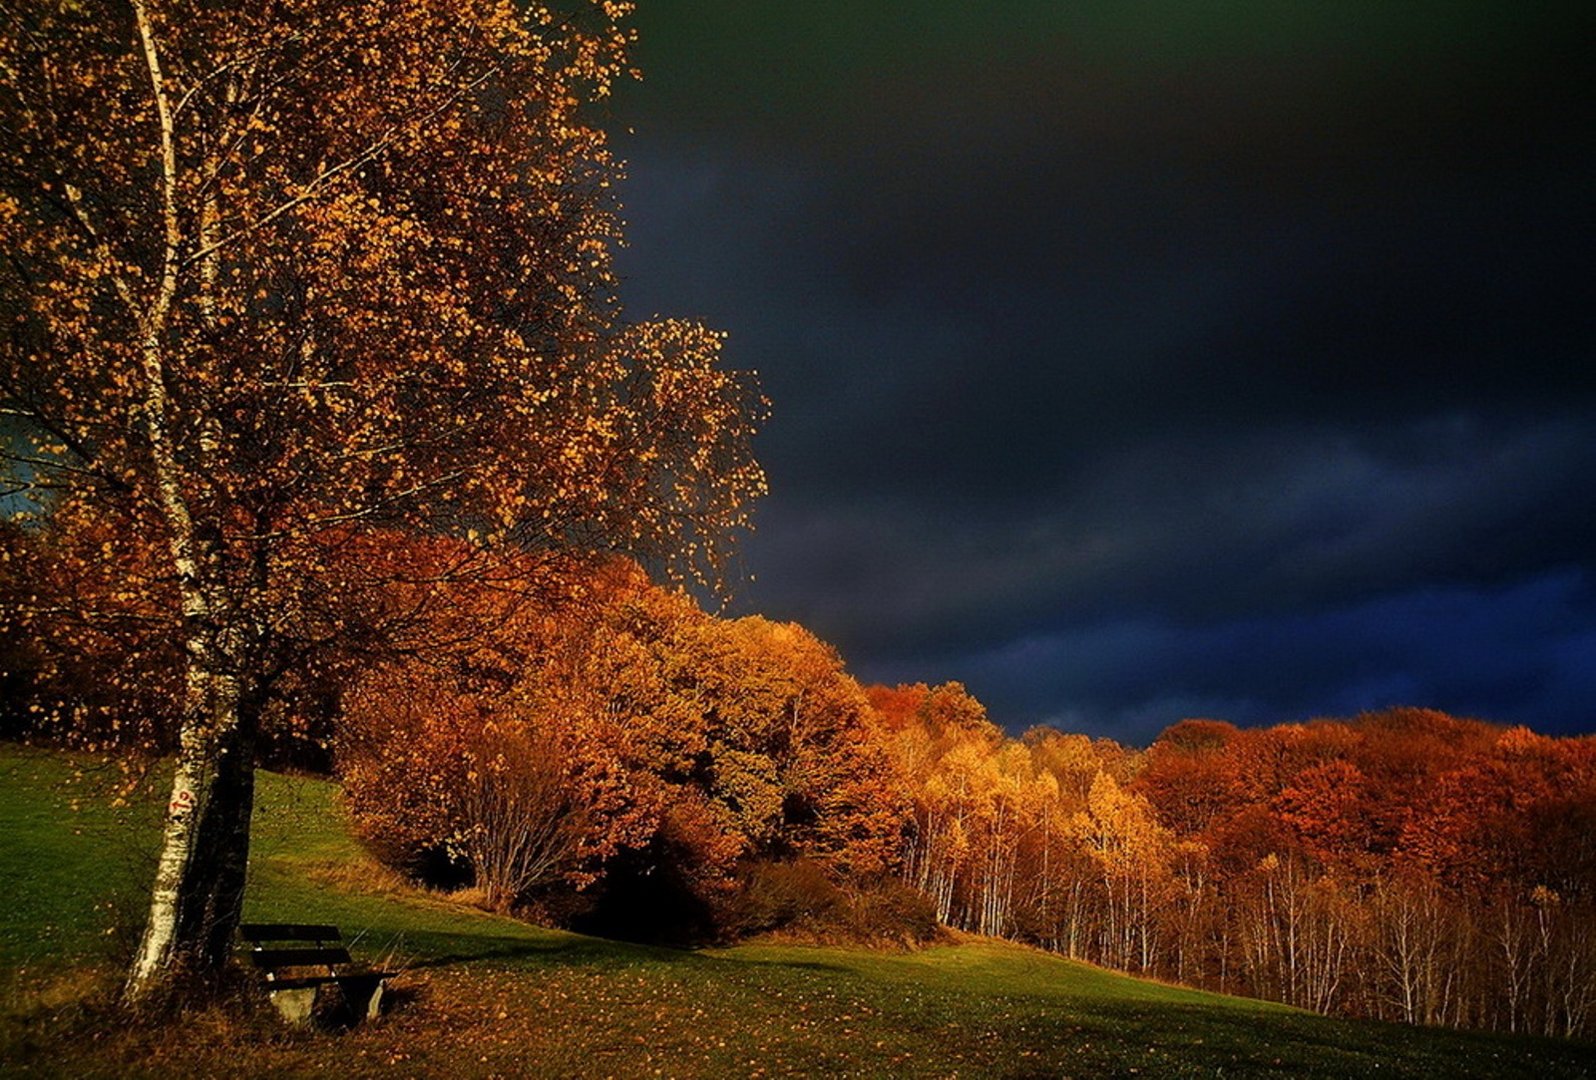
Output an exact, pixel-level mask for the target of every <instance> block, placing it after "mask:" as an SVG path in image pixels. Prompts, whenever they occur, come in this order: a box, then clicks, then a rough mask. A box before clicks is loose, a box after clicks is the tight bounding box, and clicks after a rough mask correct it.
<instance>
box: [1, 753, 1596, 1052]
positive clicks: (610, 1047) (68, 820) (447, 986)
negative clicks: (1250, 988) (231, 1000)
mask: <svg viewBox="0 0 1596 1080" xmlns="http://www.w3.org/2000/svg"><path fill="white" fill-rule="evenodd" d="M157 780H158V778H152V780H151V781H150V783H151V784H155V785H156V786H154V787H153V788H152V789H151V790H153V791H158V790H159V787H158V784H156V782H157ZM158 802H159V797H158V796H155V797H153V798H152V797H151V795H150V794H149V793H148V792H145V793H143V794H142V795H140V796H137V797H135V798H133V799H131V800H129V805H128V806H124V807H120V808H118V807H114V806H112V805H111V799H110V794H109V785H108V783H107V773H106V770H105V769H104V768H103V767H102V766H99V765H97V764H96V763H93V762H89V761H84V760H79V759H72V758H69V757H66V756H64V755H60V754H54V753H46V752H40V751H28V750H20V749H17V748H11V747H4V748H0V1072H5V1073H6V1074H8V1075H12V1074H16V1075H70V1076H107V1077H109V1076H166V1075H173V1074H176V1075H206V1076H237V1075H265V1074H270V1075H285V1076H293V1075H301V1076H314V1075H328V1074H342V1075H346V1076H366V1075H377V1074H382V1075H392V1074H395V1073H397V1074H399V1075H405V1076H448V1077H451V1078H464V1077H478V1076H481V1077H488V1076H527V1075H536V1076H646V1075H666V1076H765V1075H776V1076H799V1075H810V1076H814V1075H863V1076H1007V1077H1018V1076H1077V1077H1092V1076H1107V1075H1112V1076H1131V1075H1136V1076H1155V1077H1162V1076H1255V1075H1274V1076H1326V1077H1346V1076H1412V1077H1440V1076H1447V1077H1451V1076H1481V1077H1485V1076H1490V1077H1497V1076H1504V1077H1507V1076H1524V1077H1531V1076H1534V1077H1556V1076H1585V1075H1596V1049H1593V1048H1592V1047H1589V1046H1586V1045H1580V1044H1573V1043H1565V1042H1557V1041H1551V1040H1536V1039H1510V1038H1503V1037H1496V1036H1485V1035H1473V1034H1464V1033H1457V1032H1448V1031H1440V1030H1432V1029H1413V1028H1405V1027H1400V1026H1396V1025H1387V1024H1371V1023H1354V1022H1347V1021H1337V1020H1330V1019H1326V1018H1323V1017H1318V1016H1313V1015H1310V1014H1306V1013H1301V1012H1297V1011H1295V1010H1291V1009H1287V1008H1284V1007H1281V1006H1276V1005H1270V1004H1265V1003H1262V1002H1256V1001H1250V1000H1246V999H1240V998H1226V997H1220V996H1216V995H1212V994H1202V993H1197V992H1194V991H1189V990H1183V989H1180V988H1176V987H1169V986H1163V985H1159V984H1155V983H1149V982H1143V981H1139V980H1135V979H1129V978H1125V977H1123V976H1119V975H1115V974H1112V973H1109V972H1104V971H1100V970H1097V969H1094V968H1090V967H1086V966H1084V965H1080V964H1073V963H1070V962H1068V961H1065V960H1061V959H1058V958H1056V957H1052V956H1048V955H1046V954H1043V953H1039V952H1036V951H1034V950H1030V949H1025V948H1022V947H1019V946H1015V945H1010V944H1006V943H1001V942H994V941H989V940H981V939H969V940H963V941H960V942H959V943H956V944H953V945H943V946H938V947H935V948H930V949H926V950H923V951H919V952H912V953H891V952H870V951H865V950H860V949H849V948H825V947H811V946H801V945H790V944H773V943H762V944H749V945H743V946H739V947H736V948H730V949H716V950H705V951H700V952H680V951H674V950H666V949H648V948H642V947H637V946H630V945H623V944H618V943H614V942H608V941H602V940H599V939H596V938H588V937H582V936H579V935H574V934H566V933H561V932H557V931H550V930H544V929H539V928H536V927H532V926H528V925H526V924H523V923H518V922H515V921H513V920H509V919H504V918H498V917H495V916H491V915H487V914H484V913H482V912H479V911H476V910H475V909H472V908H470V907H468V906H465V905H462V904H459V903H457V902H454V901H452V900H450V899H448V898H446V897H438V896H433V895H429V894H426V893H423V892H420V891H418V890H413V889H410V888H408V887H406V886H405V885H403V884H402V883H401V882H398V881H396V880H395V879H394V878H392V877H391V876H390V875H387V874H385V873H383V872H382V871H380V870H378V869H376V868H374V867H372V866H371V865H370V864H369V863H366V862H365V861H364V860H363V859H362V857H361V855H360V853H359V852H358V850H357V849H356V848H355V846H354V845H353V844H352V843H351V841H350V840H349V838H348V835H347V833H346V832H345V831H344V829H343V826H342V819H341V817H340V815H339V813H338V811H337V808H336V804H335V801H334V794H333V790H332V788H331V787H330V786H329V785H327V784H325V783H321V782H318V781H313V780H302V779H294V778H287V777H281V776H273V775H263V776H262V777H261V787H260V806H261V811H260V814H259V816H258V821H257V826H256V831H255V858H254V861H253V863H252V879H251V893H250V901H249V905H248V917H250V918H257V919H267V920H294V921H323V920H325V921H328V922H335V923H337V924H338V925H339V926H340V927H342V928H343V929H344V931H345V933H346V934H348V935H350V936H356V935H358V940H357V942H356V944H355V945H354V951H355V952H356V953H357V955H360V956H362V957H365V958H367V959H371V960H374V961H383V962H385V963H387V964H389V965H391V966H393V967H395V968H396V969H398V970H399V971H400V972H401V974H400V976H399V977H398V978H397V979H396V980H394V993H393V995H392V998H393V1003H392V1007H391V1008H390V1009H389V1010H388V1012H387V1014H386V1015H385V1016H383V1017H382V1019H380V1020H379V1021H377V1022H375V1023H370V1024H366V1025H363V1026H361V1027H358V1028H355V1029H354V1030H351V1031H347V1032H342V1033H335V1032H322V1031H305V1032H297V1031H288V1030H285V1029H283V1028H282V1027H281V1026H280V1025H279V1024H278V1023H277V1022H276V1019H275V1016H274V1015H273V1014H272V1013H271V1012H270V1010H269V1009H267V1008H264V1007H262V1006H260V1005H259V1003H258V1002H256V1003H253V1004H250V1003H248V1002H244V1003H240V1004H237V1005H235V1006H234V1007H233V1008H230V1009H225V1010H224V1009H213V1010H207V1011H204V1012H200V1013H197V1014H193V1015H189V1016H186V1017H185V1018H184V1019H183V1021H182V1022H181V1023H180V1024H167V1025H153V1024H152V1025H144V1026H132V1027H127V1026H121V1025H119V1024H117V1023H116V1016H115V1013H114V1012H112V1011H111V1010H110V1009H109V1008H108V1007H107V1006H106V1005H105V1004H104V1003H105V1001H106V1000H108V998H109V996H110V992H111V990H112V989H113V988H114V986H115V972H116V970H117V963H118V961H117V955H118V953H119V951H122V950H125V949H126V948H127V947H128V942H129V940H130V935H129V933H128V931H127V929H126V928H127V927H129V926H133V925H136V923H137V919H138V915H139V914H140V912H139V911H138V905H137V901H138V899H139V890H138V886H139V883H140V881H141V880H142V874H144V873H147V867H148V860H149V858H150V856H151V854H152V853H153V846H154V830H155V826H156V822H155V821H154V817H153V814H152V813H151V811H149V810H148V806H149V805H150V804H152V803H155V804H158ZM74 805H75V806H76V808H75V809H74Z"/></svg>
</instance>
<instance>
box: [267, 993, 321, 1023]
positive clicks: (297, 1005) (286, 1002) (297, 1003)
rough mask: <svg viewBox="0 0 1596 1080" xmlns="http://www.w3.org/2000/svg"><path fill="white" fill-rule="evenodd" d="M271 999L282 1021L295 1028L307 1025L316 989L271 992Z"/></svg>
mask: <svg viewBox="0 0 1596 1080" xmlns="http://www.w3.org/2000/svg"><path fill="white" fill-rule="evenodd" d="M271 999H272V1004H273V1005H275V1006H277V1011H278V1012H280V1013H282V1014H283V1019H284V1020H287V1021H288V1022H289V1023H290V1024H294V1025H296V1026H297V1025H301V1024H307V1023H309V1022H310V1010H311V1008H312V1006H314V1005H315V1004H316V988H315V987H314V986H300V987H295V988H294V989H292V990H273V991H272V992H271Z"/></svg>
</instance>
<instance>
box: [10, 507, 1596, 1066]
mask: <svg viewBox="0 0 1596 1080" xmlns="http://www.w3.org/2000/svg"><path fill="white" fill-rule="evenodd" d="M57 520H58V522H59V523H60V525H59V527H57V528H55V529H52V530H50V531H48V532H42V533H24V532H21V531H19V530H10V531H8V532H7V533H6V537H7V542H8V549H7V552H6V558H5V561H4V563H3V565H4V566H5V567H6V581H5V584H6V588H7V589H8V590H9V591H11V593H12V594H13V595H14V594H15V592H16V590H18V589H20V588H22V583H23V582H34V583H37V582H50V583H52V586H53V587H55V588H57V589H60V590H64V591H63V593H61V594H59V595H56V596H54V597H49V596H44V597H41V595H40V594H39V593H38V592H37V591H36V589H35V591H34V592H32V593H31V594H30V596H31V600H32V603H31V604H29V605H28V606H27V607H26V610H28V611H32V612H38V613H40V614H36V615H34V616H32V617H30V619H29V620H27V623H26V625H25V626H18V625H13V626H12V627H11V631H12V632H10V633H8V634H7V637H6V639H5V640H6V642H7V650H8V651H7V653H6V655H5V658H4V668H5V672H6V678H7V680H8V682H7V687H6V690H7V692H6V696H5V700H6V702H7V703H8V707H7V711H6V715H5V725H6V734H7V736H9V737H12V738H17V737H23V738H33V739H40V738H43V739H50V740H55V741H63V740H64V741H68V742H72V743H75V744H78V745H84V746H92V747H97V748H100V749H112V748H116V749H120V750H124V751H126V750H138V751H140V752H141V753H145V754H149V753H153V752H160V751H165V750H169V749H170V748H171V746H172V743H173V739H174V732H173V731H172V730H171V728H170V726H169V725H168V724H163V723H161V722H152V719H151V718H154V717H160V716H161V715H163V714H162V711H161V710H160V709H159V708H157V707H155V703H156V701H157V699H158V698H159V696H160V695H162V694H166V693H170V692H171V691H170V687H171V686H172V685H174V684H175V682H176V681H177V680H178V679H179V665H178V663H177V658H178V652H177V649H176V645H175V643H174V642H173V641H172V640H170V639H169V638H168V639H166V640H162V639H161V638H159V637H151V636H149V635H148V634H146V633H141V632H140V628H141V623H140V620H139V617H138V612H137V610H136V609H134V608H130V607H127V606H126V605H127V604H128V602H129V601H128V597H129V596H130V595H131V594H129V593H127V592H125V591H119V590H118V589H117V588H116V587H115V575H114V574H113V573H112V572H111V571H110V570H109V569H107V568H108V567H111V566H117V565H120V566H121V567H122V570H123V572H126V573H129V574H135V575H136V572H137V571H136V564H137V562H138V558H137V554H136V552H135V551H132V550H128V551H124V552H122V555H123V556H124V558H123V560H121V561H119V560H118V559H110V560H109V561H102V562H96V563H92V564H91V563H88V562H86V561H85V560H83V559H82V557H81V553H82V549H83V546H84V545H87V546H89V547H90V548H92V549H93V550H94V551H96V552H109V551H111V550H114V549H116V548H117V546H118V545H117V542H116V541H114V540H113V539H111V538H108V537H106V536H105V535H104V534H103V533H102V532H101V531H98V530H96V529H95V528H94V526H93V523H92V522H84V523H83V524H82V525H81V526H79V527H78V528H77V529H76V530H72V529H68V528H66V523H67V522H68V521H70V520H71V518H70V515H62V516H60V517H59V518H58V519H57ZM343 544H344V547H343V548H342V552H341V554H342V558H341V560H340V565H341V566H342V567H344V568H345V570H344V572H343V576H345V577H346V578H348V579H349V584H348V589H349V590H350V592H351V593H352V594H354V595H357V596H359V597H360V598H361V602H362V603H364V604H367V605H369V604H371V603H373V602H374V598H373V596H372V595H370V594H369V593H368V592H367V591H366V585H365V584H364V583H365V582H366V581H367V579H368V578H374V579H376V580H379V581H381V582H382V585H381V586H380V590H381V592H382V594H383V595H382V597H381V599H380V605H379V606H380V607H382V609H384V610H391V611H394V612H404V613H406V619H407V625H408V630H407V632H408V633H410V634H412V635H415V640H416V642H417V643H418V648H416V649H415V650H413V651H412V652H410V653H408V654H406V655H400V656H389V657H388V658H387V659H385V660H384V661H383V662H380V663H368V662H366V661H365V660H364V659H363V658H362V657H361V655H360V653H359V650H358V649H352V650H346V651H344V652H342V653H341V654H338V655H332V654H328V655H325V656H323V657H322V659H321V662H320V663H319V664H318V665H317V666H316V667H314V668H312V669H308V670H306V671H304V672H302V673H299V674H297V675H296V676H295V677H294V681H293V683H292V686H291V689H290V691H289V692H287V693H285V694H283V695H282V696H281V697H280V698H279V699H278V700H277V702H276V703H275V704H274V705H273V706H272V707H271V709H270V710H269V711H268V717H267V721H266V727H265V729H264V737H265V741H264V749H263V754H264V755H265V757H266V759H267V760H269V761H270V762H271V763H273V764H275V765H277V766H279V767H287V768H292V769H299V770H308V771H311V772H320V773H331V774H333V775H336V777H337V778H338V779H339V780H340V781H341V783H342V786H343V790H344V794H345V800H346V803H347V807H348V810H349V812H350V813H351V815H352V819H353V821H354V823H355V825H356V828H357V831H358V834H359V835H360V836H361V838H362V840H363V842H364V843H365V844H366V845H367V847H368V849H369V850H370V851H371V852H372V853H373V854H374V855H375V856H376V857H377V858H378V859H380V860H381V861H382V862H383V863H385V864H387V865H389V866H390V867H393V868H394V869H396V870H397V871H399V872H401V873H403V874H405V875H407V876H409V877H411V878H413V879H415V880H417V881H420V882H425V883H428V884H430V885H432V886H434V887H437V888H443V889H450V890H466V891H465V892H463V893H462V894H461V895H465V896H469V897H471V898H473V899H474V901H475V902H476V903H478V904H480V905H481V906H483V907H486V908H489V909H492V910H499V911H508V912H514V913H517V914H519V915H521V916H523V917H526V918H529V919H533V920H536V921H539V922H542V923H545V924H557V925H566V926H572V927H577V928H581V929H584V930H588V931H593V932H599V933H604V934H609V935H613V936H620V937H626V938H633V939H639V940H651V941H665V942H673V943H702V942H711V941H726V940H733V939H737V938H741V937H746V936H748V935H751V934H761V933H773V934H776V935H778V936H787V937H796V938H799V939H809V938H815V939H820V940H844V941H850V940H856V941H862V942H875V943H893V944H899V945H901V944H903V943H910V944H913V943H915V942H924V941H929V940H931V939H932V938H934V937H935V936H936V934H938V933H939V930H938V926H939V925H941V926H947V927H953V928H957V929H961V930H967V931H971V932H975V933H979V934H986V935H994V936H999V937H1005V938H1010V939H1014V940H1017V941H1021V942H1027V943H1032V944H1036V945H1039V946H1042V947H1044V948H1047V949H1050V950H1054V951H1056V952H1058V953H1061V954H1064V955H1066V956H1069V957H1072V958H1077V959H1082V960H1087V961H1090V962H1093V963H1096V964H1099V965H1102V966H1105V967H1108V968H1113V969H1116V970H1120V971H1126V972H1131V973H1136V974H1141V975H1147V976H1152V977H1156V978H1159V979H1164V980H1168V981H1173V982H1178V983H1182V984H1187V985H1192V986H1197V987H1201V988H1207V989H1213V990H1219V991H1224V992H1231V993H1240V994H1245V995H1250V996H1257V997H1262V998H1267V999H1272V1000H1278V1001H1282V1002H1287V1003H1290V1004H1293V1005H1297V1006H1301V1007H1304V1008H1308V1009H1313V1010H1316V1011H1319V1012H1324V1013H1331V1014H1338V1015H1344V1016H1352V1017H1376V1018H1382V1019H1392V1020H1401V1021H1406V1022H1409V1023H1419V1024H1444V1025H1452V1026H1459V1027H1478V1028H1488V1029H1498V1030H1504V1031H1513V1032H1527V1033H1535V1034H1548V1035H1561V1036H1576V1037H1577V1036H1588V1034H1589V1033H1590V1031H1591V1027H1590V1024H1591V1020H1592V1009H1593V1007H1596V918H1593V915H1596V912H1593V910H1592V903H1593V891H1592V890H1593V885H1596V740H1593V739H1591V738H1588V737H1587V738H1551V737H1545V736H1541V735H1537V734H1535V733H1533V732H1531V731H1529V730H1526V729H1524V728H1509V727H1502V726H1498V725H1494V724H1491V723H1488V722H1484V721H1481V720H1473V719H1463V718H1458V717H1453V716H1448V715H1446V714H1443V713H1440V712H1435V711H1431V710H1426V709H1412V708H1402V709H1390V710H1385V711H1381V712H1377V713H1370V714H1365V715H1361V716H1357V717H1354V718H1350V719H1318V720H1313V721H1310V722H1307V723H1290V724H1280V725H1276V726H1273V727H1265V728H1252V729H1238V728H1237V727H1235V726H1233V725H1231V724H1228V723H1225V722H1223V721H1220V720H1209V719H1187V720H1182V721H1181V722H1179V723H1177V724H1175V725H1174V726H1172V727H1170V728H1168V729H1167V730H1165V731H1164V732H1163V733H1162V734H1161V735H1159V737H1158V738H1157V739H1156V740H1155V741H1154V742H1153V743H1152V745H1151V746H1149V747H1147V748H1145V749H1140V748H1134V747H1128V746H1122V745H1119V744H1118V743H1115V742H1113V741H1111V740H1107V739H1090V738H1087V737H1085V736H1083V735H1079V734H1071V733H1067V732H1063V731H1058V730H1054V729H1052V728H1045V727H1044V728H1035V729H1032V730H1030V731H1027V732H1025V733H1024V734H1023V735H1022V736H1020V737H1018V738H1016V737H1013V736H1011V735H1009V734H1007V733H1005V731H1004V730H1003V728H1002V727H1000V726H999V724H998V723H996V722H994V718H990V717H988V715H987V713H986V710H985V709H984V707H983V706H982V705H981V703H980V702H979V701H978V700H976V699H975V698H974V697H973V696H971V695H970V694H969V693H968V692H967V691H966V690H965V689H964V688H963V687H962V686H961V685H959V684H958V683H956V682H948V683H944V684H942V685H938V686H926V685H919V684H916V685H906V686H898V687H885V686H861V685H860V684H859V683H858V682H857V681H856V680H855V679H854V678H852V677H851V676H850V675H849V674H848V672H847V670H846V668H845V666H844V664H843V661H842V659H841V658H840V657H839V656H838V654H837V653H836V651H835V650H833V649H832V648H830V647H829V646H828V645H826V644H825V643H824V642H822V641H820V640H819V639H817V638H816V637H815V636H814V635H813V634H811V633H809V632H808V631H807V630H805V629H804V628H803V627H801V626H798V625H795V624H791V623H778V622H773V621H770V620H767V619H764V618H761V617H758V616H751V617H744V618H736V619H731V618H721V617H716V616H714V615H711V614H707V613H706V612H704V611H703V610H702V609H701V608H700V607H699V605H698V604H696V603H695V602H694V601H693V600H692V599H691V598H690V597H689V596H688V595H687V594H686V593H685V592H683V591H681V590H675V589H667V588H662V587H660V586H658V585H655V584H653V583H651V582H650V580H649V577H648V575H647V574H646V573H645V572H644V571H643V570H642V569H641V568H640V567H638V566H637V565H636V564H635V563H631V562H629V561H625V560H614V561H612V562H610V563H609V564H607V565H605V566H603V567H601V568H599V569H596V570H593V571H590V572H586V573H583V574H581V575H579V576H578V577H577V579H576V580H577V581H578V582H579V584H577V585H576V586H574V587H572V588H571V589H570V590H569V592H568V593H567V594H565V595H563V596H562V597H560V598H558V599H550V598H549V597H547V596H534V595H529V594H527V593H525V592H518V591H513V590H505V589H499V588H491V587H485V586H483V585H482V584H481V583H479V582H474V583H471V584H469V585H465V584H460V583H458V582H450V581H449V579H448V578H447V577H446V576H444V575H438V574H427V573H423V572H418V573H417V574H416V575H415V580H414V581H412V582H410V583H408V584H397V583H395V582H394V581H393V580H392V579H391V577H390V576H389V575H388V574H386V573H385V572H383V567H384V566H386V565H388V564H390V563H392V562H394V561H403V562H404V563H405V564H406V565H410V566H413V567H426V566H428V565H443V564H447V563H450V562H453V561H455V560H458V559H460V558H462V557H464V556H465V554H466V552H465V551H463V550H459V549H458V548H459V545H453V544H445V543H441V542H439V541H437V540H432V541H427V542H419V541H416V540H414V539H407V538H405V537H403V536H401V535H399V534H397V533H389V534H384V535H376V534H371V535H356V534H350V535H348V536H346V537H345V538H344V539H343ZM364 564H372V565H370V566H367V568H366V570H365V571H362V570H361V567H362V565H364ZM90 565H94V566H99V567H100V568H101V569H100V570H99V571H98V573H89V572H86V570H85V569H84V568H85V567H86V566H90ZM65 590H70V591H71V595H66V593H65ZM41 601H50V602H41ZM328 603H329V610H328V611H327V612H326V613H325V614H324V615H323V616H321V617H325V618H337V614H336V611H337V604H336V602H334V599H331V598H330V599H329V601H328ZM11 610H14V611H20V610H24V609H23V608H22V607H20V606H13V607H12V608H11ZM52 611H53V612H56V613H58V614H56V615H51V614H49V613H50V612H52ZM63 612H72V613H74V614H73V615H72V616H71V617H65V616H63V615H61V614H59V613H63ZM84 612H94V613H95V615H94V617H93V618H84V617H83V614H82V613H84ZM396 617H397V616H396ZM423 642H425V643H427V645H428V647H427V648H420V647H419V644H421V643H423ZM24 643H26V644H24ZM119 670H122V671H125V670H139V671H143V672H149V673H151V675H150V676H149V677H147V678H143V679H140V680H139V681H138V687H139V688H140V690H141V691H142V693H135V694H126V695H125V694H123V693H121V692H119V691H118V690H116V689H115V688H116V687H117V686H118V685H119V681H118V679H117V678H116V677H115V674H114V673H115V672H116V671H119ZM162 673H164V675H163V674H162Z"/></svg>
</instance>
